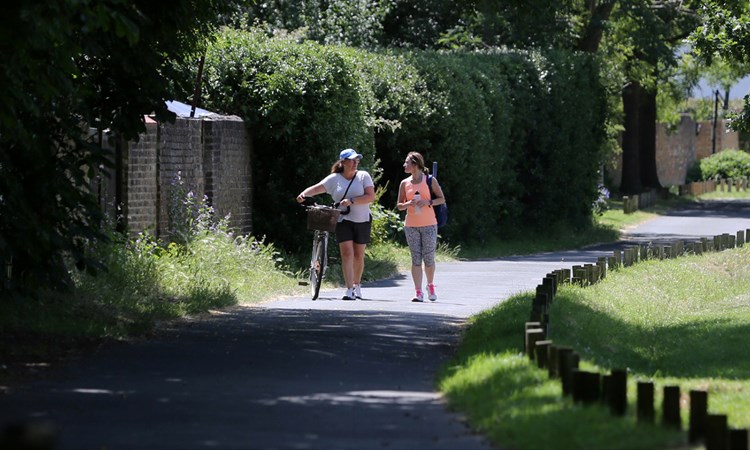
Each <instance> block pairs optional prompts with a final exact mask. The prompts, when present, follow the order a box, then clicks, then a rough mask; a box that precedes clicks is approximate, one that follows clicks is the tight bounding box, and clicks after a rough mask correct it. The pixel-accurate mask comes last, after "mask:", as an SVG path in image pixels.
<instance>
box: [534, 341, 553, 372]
mask: <svg viewBox="0 0 750 450" xmlns="http://www.w3.org/2000/svg"><path fill="white" fill-rule="evenodd" d="M550 345H552V341H550V340H547V339H545V340H541V341H536V347H535V349H534V354H535V355H536V366H537V367H539V368H540V369H546V368H547V358H548V356H549V346H550Z"/></svg>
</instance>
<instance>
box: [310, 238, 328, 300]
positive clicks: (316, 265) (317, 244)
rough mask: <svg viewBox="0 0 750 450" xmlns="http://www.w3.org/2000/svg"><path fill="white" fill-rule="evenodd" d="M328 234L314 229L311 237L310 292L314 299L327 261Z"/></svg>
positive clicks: (318, 291)
mask: <svg viewBox="0 0 750 450" xmlns="http://www.w3.org/2000/svg"><path fill="white" fill-rule="evenodd" d="M327 247H328V235H327V233H326V232H324V231H316V232H315V237H314V238H313V248H312V259H311V261H310V294H312V299H313V300H316V299H317V298H318V294H319V293H320V285H321V283H322V282H323V274H324V273H325V270H326V262H327V261H328V248H327Z"/></svg>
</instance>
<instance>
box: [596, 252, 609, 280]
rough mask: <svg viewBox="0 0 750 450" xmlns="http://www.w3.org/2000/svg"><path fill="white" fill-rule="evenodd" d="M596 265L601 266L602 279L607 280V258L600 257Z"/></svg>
mask: <svg viewBox="0 0 750 450" xmlns="http://www.w3.org/2000/svg"><path fill="white" fill-rule="evenodd" d="M596 265H597V266H599V275H600V276H601V279H602V280H603V279H605V278H607V257H606V256H599V257H598V258H596Z"/></svg>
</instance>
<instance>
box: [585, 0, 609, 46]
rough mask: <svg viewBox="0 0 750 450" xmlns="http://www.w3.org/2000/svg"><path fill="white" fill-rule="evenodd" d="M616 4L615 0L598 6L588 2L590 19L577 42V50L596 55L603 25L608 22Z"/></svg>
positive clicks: (607, 0)
mask: <svg viewBox="0 0 750 450" xmlns="http://www.w3.org/2000/svg"><path fill="white" fill-rule="evenodd" d="M616 3H617V0H606V1H603V2H601V3H599V4H596V2H595V1H591V2H589V10H590V11H591V17H590V18H589V21H588V23H587V24H586V31H585V32H584V34H583V36H582V37H581V39H580V40H579V41H578V50H581V51H583V52H588V53H596V52H597V51H598V50H599V44H600V43H601V41H602V34H603V33H604V23H605V22H606V21H607V20H609V16H610V15H611V14H612V9H613V8H614V7H615V4H616Z"/></svg>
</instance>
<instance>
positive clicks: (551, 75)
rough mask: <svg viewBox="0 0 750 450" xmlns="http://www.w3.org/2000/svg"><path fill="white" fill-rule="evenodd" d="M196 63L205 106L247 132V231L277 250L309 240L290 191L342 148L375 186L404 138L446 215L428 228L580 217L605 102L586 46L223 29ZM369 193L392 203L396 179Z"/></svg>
mask: <svg viewBox="0 0 750 450" xmlns="http://www.w3.org/2000/svg"><path fill="white" fill-rule="evenodd" d="M206 67H207V70H206V77H205V79H206V84H207V96H208V105H209V106H208V107H209V108H210V109H213V110H217V111H224V112H226V113H229V114H237V115H240V116H242V117H243V118H245V120H246V123H247V125H248V128H249V130H250V133H251V136H252V138H253V150H254V156H255V159H254V168H253V177H254V179H253V183H254V185H255V186H257V187H258V188H257V189H256V190H255V202H256V204H258V205H263V206H262V208H259V209H257V210H256V211H255V218H254V224H253V226H254V230H255V233H256V234H260V235H265V236H267V237H268V238H269V239H270V240H271V241H273V242H275V243H277V244H279V245H281V246H282V247H283V248H286V249H289V250H290V251H295V249H299V248H302V247H303V246H305V245H306V243H307V240H308V239H307V234H306V233H304V232H300V231H301V229H302V227H301V224H303V223H304V217H303V216H302V211H301V210H300V208H295V205H294V200H293V199H294V197H295V196H296V194H297V193H298V192H299V191H300V190H301V189H302V188H303V187H304V186H308V185H311V184H313V183H316V182H318V181H319V180H320V179H322V178H323V176H324V175H325V174H326V173H327V172H328V168H329V166H330V164H331V163H332V162H333V160H334V159H335V157H336V155H337V154H338V152H339V150H340V149H342V148H346V147H353V148H356V149H357V150H359V151H360V152H361V153H363V154H364V155H365V160H364V168H365V169H369V170H370V171H371V173H373V175H374V178H376V176H377V177H380V173H379V172H378V174H375V173H374V172H375V171H379V170H380V168H382V178H381V179H380V181H379V182H381V183H383V184H384V185H387V186H398V185H399V182H400V181H401V179H402V178H403V177H404V172H403V167H402V164H403V158H404V155H405V154H406V153H407V152H408V151H411V150H416V151H419V152H421V153H422V154H423V155H424V156H425V158H426V161H427V162H428V165H429V162H430V161H437V162H439V165H440V170H439V172H438V179H439V180H440V184H441V186H442V187H443V190H444V192H445V194H446V198H447V200H448V203H449V204H450V205H451V217H452V219H451V221H450V223H449V225H448V226H447V227H446V228H445V229H444V230H441V234H444V235H445V237H447V238H448V239H454V240H455V241H456V242H457V243H460V242H467V241H482V240H484V239H486V238H487V236H490V235H492V234H496V233H497V227H498V224H500V226H501V229H504V228H509V227H514V226H522V225H529V224H540V226H541V224H554V223H561V222H565V223H569V224H573V225H574V226H576V227H584V226H586V225H588V224H589V223H590V220H591V204H592V202H593V201H594V200H595V199H596V198H597V195H598V192H597V172H598V170H599V165H600V163H601V160H602V149H603V148H604V145H603V143H604V139H605V134H604V131H603V128H604V127H603V122H604V118H605V108H606V103H605V92H604V90H603V89H602V87H601V83H600V80H599V78H598V70H599V69H598V65H597V64H596V63H595V62H594V61H593V60H592V59H590V58H589V57H587V56H586V55H579V54H571V53H567V52H551V51H550V52H546V53H538V52H524V53H520V52H486V53H475V54H468V53H460V52H454V53H438V52H431V51H411V52H401V51H384V52H379V53H374V52H366V51H363V50H356V49H352V48H346V47H321V46H319V45H317V44H313V43H310V42H307V43H304V44H297V43H295V42H293V41H290V40H285V39H271V38H268V37H266V36H265V35H264V34H263V33H261V32H258V31H252V32H239V31H231V30H225V31H223V32H222V33H221V35H220V36H219V37H218V39H217V43H216V45H215V46H213V47H212V48H211V49H209V51H208V54H207V64H206ZM583 91H586V92H587V93H588V94H587V95H585V96H584V95H580V94H579V93H580V92H583ZM371 161H378V162H379V163H378V164H375V163H373V162H371ZM290 180H294V184H292V183H290V182H289V181H290ZM559 186H566V189H559ZM381 195H382V197H379V200H380V204H381V205H382V206H384V207H386V208H388V206H389V205H395V203H396V189H395V188H391V189H388V190H387V191H386V192H383V193H382V194H381ZM478 208H479V209H481V214H478V210H477V209H478ZM374 216H377V218H376V220H378V221H379V220H380V218H381V217H386V218H387V220H386V221H385V223H386V225H385V226H384V227H381V226H380V224H376V232H377V237H376V238H377V239H381V237H382V236H381V235H383V236H384V235H388V234H390V233H392V231H393V230H394V229H396V228H397V227H395V226H394V221H395V218H394V217H392V216H388V215H384V213H383V210H382V209H380V207H374Z"/></svg>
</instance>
